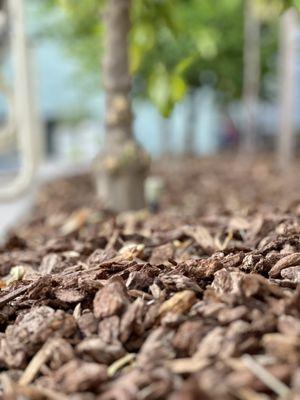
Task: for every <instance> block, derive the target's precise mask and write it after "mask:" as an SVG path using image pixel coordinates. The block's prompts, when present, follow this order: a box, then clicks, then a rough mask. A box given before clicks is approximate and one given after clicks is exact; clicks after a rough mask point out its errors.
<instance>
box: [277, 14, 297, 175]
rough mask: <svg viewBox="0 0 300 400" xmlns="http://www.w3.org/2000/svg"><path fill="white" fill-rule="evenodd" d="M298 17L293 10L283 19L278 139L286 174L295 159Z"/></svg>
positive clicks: (280, 155) (283, 168) (281, 164)
mask: <svg viewBox="0 0 300 400" xmlns="http://www.w3.org/2000/svg"><path fill="white" fill-rule="evenodd" d="M297 29H298V15H297V11H296V10H295V9H293V8H291V9H289V10H288V11H287V12H286V13H285V14H284V15H283V17H282V21H281V37H280V71H279V75H280V94H279V96H280V99H279V100H280V111H279V112H280V114H279V137H278V162H279V166H280V168H281V170H282V172H286V171H287V170H288V169H289V167H290V164H291V161H292V158H293V149H294V140H295V127H294V124H293V119H294V111H295V109H294V95H295V93H294V78H295V76H294V73H295V71H294V68H295V63H296V42H295V39H296V34H297Z"/></svg>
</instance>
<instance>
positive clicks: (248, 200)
mask: <svg viewBox="0 0 300 400" xmlns="http://www.w3.org/2000/svg"><path fill="white" fill-rule="evenodd" d="M239 161H240V160H239ZM155 169H156V171H155V173H159V171H164V172H163V175H164V178H165V181H166V193H165V195H164V197H163V199H162V203H161V210H160V212H159V213H157V214H154V215H151V214H149V213H148V212H146V211H141V212H139V213H123V214H119V215H112V214H111V213H109V212H108V211H106V210H104V209H103V207H102V206H101V203H100V202H99V201H97V200H96V199H95V198H94V196H93V190H92V185H91V182H90V181H89V179H88V178H87V177H85V176H82V177H74V178H72V179H70V178H69V179H65V180H59V181H56V182H54V183H52V184H49V185H48V186H46V187H45V188H44V189H43V190H42V191H41V193H40V195H39V199H38V202H37V205H36V208H35V211H34V213H33V214H32V215H31V216H30V217H29V218H28V221H27V222H26V223H24V224H22V225H21V226H19V227H18V228H16V229H15V230H14V231H13V232H11V234H10V236H9V237H8V238H7V241H6V243H5V244H4V246H3V247H2V249H1V253H0V274H1V276H2V281H1V285H2V290H1V291H0V327H1V332H2V333H0V340H1V342H0V368H1V370H2V372H1V375H0V393H1V395H0V398H4V399H53V400H64V399H74V400H75V399H88V400H89V399H91V400H92V399H99V400H100V399H116V400H123V399H124V400H129V399H130V400H131V399H132V400H134V399H145V400H146V399H170V400H179V399H180V400H181V399H182V400H185V399H186V400H192V399H195V400H196V399H220V400H221V399H222V400H226V399H242V400H244V399H245V400H250V399H251V400H256V399H258V400H265V399H275V398H285V399H293V400H295V399H299V398H300V368H299V363H300V320H299V316H300V289H299V281H300V219H299V217H300V193H299V190H300V186H299V177H298V176H297V171H298V167H295V169H294V171H292V172H291V174H290V175H289V176H287V175H285V176H283V179H281V177H280V175H279V174H278V171H277V169H276V167H274V165H272V163H270V162H269V160H257V161H256V162H255V164H254V165H252V166H251V167H246V166H241V164H240V163H237V162H236V160H231V159H230V157H224V158H222V159H217V160H216V159H215V160H214V159H208V160H202V161H189V162H187V163H183V162H176V163H173V162H171V161H170V162H167V163H165V165H163V164H159V165H158V166H156V167H155ZM1 396H2V397H1Z"/></svg>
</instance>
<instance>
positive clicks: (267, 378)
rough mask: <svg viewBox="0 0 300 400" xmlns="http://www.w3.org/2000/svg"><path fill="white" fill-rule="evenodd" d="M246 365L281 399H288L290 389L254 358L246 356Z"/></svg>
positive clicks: (244, 360)
mask: <svg viewBox="0 0 300 400" xmlns="http://www.w3.org/2000/svg"><path fill="white" fill-rule="evenodd" d="M242 360H243V362H244V365H245V366H246V367H247V368H248V369H249V371H251V372H252V373H253V375H255V376H256V377H257V378H258V379H260V380H261V381H262V382H263V383H264V384H265V385H266V386H267V387H269V388H270V389H271V390H272V391H273V392H274V393H276V394H277V395H278V396H279V397H286V396H287V395H289V394H290V388H289V387H288V386H287V385H285V384H284V383H283V382H281V381H280V380H279V379H277V378H276V377H275V376H274V375H272V374H271V373H270V372H269V371H267V370H266V369H265V368H264V367H263V366H262V365H260V364H259V363H258V362H257V361H256V360H255V359H254V358H253V357H251V356H250V355H249V354H245V355H244V356H243V357H242Z"/></svg>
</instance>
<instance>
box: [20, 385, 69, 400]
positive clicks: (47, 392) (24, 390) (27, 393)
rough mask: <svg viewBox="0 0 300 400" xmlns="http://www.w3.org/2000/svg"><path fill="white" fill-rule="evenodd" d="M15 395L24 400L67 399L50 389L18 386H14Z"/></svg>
mask: <svg viewBox="0 0 300 400" xmlns="http://www.w3.org/2000/svg"><path fill="white" fill-rule="evenodd" d="M15 389H16V391H17V394H20V395H22V394H23V396H24V397H26V398H34V397H37V398H41V397H42V398H46V399H48V400H68V399H69V397H68V396H66V395H65V394H63V393H60V392H56V391H55V390H52V389H47V388H45V387H42V386H32V385H29V386H19V385H16V388H15Z"/></svg>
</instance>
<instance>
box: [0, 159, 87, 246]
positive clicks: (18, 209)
mask: <svg viewBox="0 0 300 400" xmlns="http://www.w3.org/2000/svg"><path fill="white" fill-rule="evenodd" d="M87 170H88V164H80V165H78V164H77V165H74V164H70V163H68V164H66V163H61V162H59V163H57V162H53V161H50V162H45V163H44V164H42V165H41V167H40V168H39V170H38V173H37V176H36V179H35V181H34V183H33V185H32V187H31V188H30V189H29V190H28V191H27V192H26V193H25V194H24V195H22V196H20V197H19V198H17V199H15V200H13V201H7V202H0V242H1V241H3V239H4V237H5V233H6V232H7V231H8V229H9V228H10V227H12V226H14V225H15V224H16V223H18V222H20V221H21V220H22V218H24V216H26V214H27V213H28V212H29V210H30V209H31V207H32V205H33V203H34V199H35V196H36V193H37V191H38V188H39V186H40V184H42V183H44V182H46V181H49V180H52V179H55V178H57V177H60V176H67V175H72V174H75V173H79V172H83V171H87ZM6 181H7V178H6ZM0 184H1V185H4V184H5V178H1V180H0Z"/></svg>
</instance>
